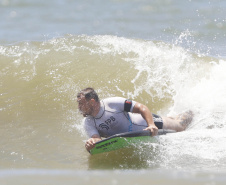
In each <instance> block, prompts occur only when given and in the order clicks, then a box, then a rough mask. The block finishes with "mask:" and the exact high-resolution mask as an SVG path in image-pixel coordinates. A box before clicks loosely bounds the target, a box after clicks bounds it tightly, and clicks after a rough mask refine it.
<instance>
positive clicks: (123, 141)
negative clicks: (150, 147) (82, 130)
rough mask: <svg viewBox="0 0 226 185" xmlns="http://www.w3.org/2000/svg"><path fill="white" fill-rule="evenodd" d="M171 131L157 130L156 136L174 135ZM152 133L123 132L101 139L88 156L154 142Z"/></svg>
mask: <svg viewBox="0 0 226 185" xmlns="http://www.w3.org/2000/svg"><path fill="white" fill-rule="evenodd" d="M174 132H175V131H172V130H164V129H159V130H158V135H165V134H168V133H174ZM151 135H152V133H151V132H150V131H144V130H142V131H136V132H125V133H121V134H116V135H113V136H111V137H108V138H106V139H103V140H101V141H99V142H97V143H95V147H94V148H93V149H91V150H90V151H89V152H90V154H92V155H94V154H99V153H103V152H110V151H113V150H118V149H120V148H125V147H128V146H131V145H134V144H135V145H136V144H139V143H141V142H155V141H156V138H155V137H150V136H151Z"/></svg>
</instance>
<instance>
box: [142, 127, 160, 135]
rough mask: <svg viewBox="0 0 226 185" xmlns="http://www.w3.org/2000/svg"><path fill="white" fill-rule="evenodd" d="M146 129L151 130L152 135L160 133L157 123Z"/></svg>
mask: <svg viewBox="0 0 226 185" xmlns="http://www.w3.org/2000/svg"><path fill="white" fill-rule="evenodd" d="M144 130H149V131H150V132H151V133H152V135H151V136H156V135H158V128H157V127H156V126H155V125H150V126H148V127H147V128H145V129H144Z"/></svg>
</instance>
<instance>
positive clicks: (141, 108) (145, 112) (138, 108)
mask: <svg viewBox="0 0 226 185" xmlns="http://www.w3.org/2000/svg"><path fill="white" fill-rule="evenodd" d="M133 113H138V114H141V115H142V117H143V118H144V119H145V121H146V122H147V125H148V127H147V128H146V129H144V130H149V131H150V132H152V133H153V135H152V136H155V135H157V134H158V128H157V127H156V126H155V123H154V121H153V116H152V113H151V111H150V110H149V109H148V107H147V106H146V105H143V104H141V103H136V104H135V105H134V107H133Z"/></svg>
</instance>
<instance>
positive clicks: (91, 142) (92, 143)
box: [85, 136, 101, 151]
mask: <svg viewBox="0 0 226 185" xmlns="http://www.w3.org/2000/svg"><path fill="white" fill-rule="evenodd" d="M100 140H101V138H100V137H98V136H95V137H92V138H89V139H88V140H87V141H86V144H85V147H86V150H87V151H90V150H91V149H92V148H94V147H95V143H96V142H98V141H100Z"/></svg>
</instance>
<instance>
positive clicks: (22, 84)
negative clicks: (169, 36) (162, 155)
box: [0, 35, 226, 165]
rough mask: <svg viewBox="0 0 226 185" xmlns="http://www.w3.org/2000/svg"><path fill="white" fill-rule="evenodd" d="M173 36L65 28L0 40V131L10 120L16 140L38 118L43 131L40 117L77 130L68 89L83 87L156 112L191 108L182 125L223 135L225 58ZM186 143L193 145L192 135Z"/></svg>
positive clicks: (30, 130) (51, 125)
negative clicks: (57, 34)
mask: <svg viewBox="0 0 226 185" xmlns="http://www.w3.org/2000/svg"><path fill="white" fill-rule="evenodd" d="M180 39H181V38H180ZM181 42H182V40H180V42H175V43H173V44H170V43H164V42H162V41H147V40H139V39H131V38H124V37H117V36H112V35H95V36H87V35H79V36H74V35H68V36H65V37H61V38H54V39H52V40H46V41H42V42H21V43H17V44H13V45H8V46H0V68H1V73H0V78H1V83H0V86H1V92H0V97H1V107H0V114H1V121H0V122H1V125H5V127H6V128H7V129H8V132H6V133H8V134H10V133H9V130H10V129H11V128H10V126H7V125H11V126H12V125H13V127H15V128H14V131H15V133H14V134H15V137H16V136H18V135H21V134H22V135H24V139H28V138H29V137H32V133H33V131H34V128H33V127H32V128H31V124H32V125H41V126H40V128H39V129H40V131H38V132H34V133H33V134H34V135H35V134H38V133H40V132H44V133H45V134H46V135H48V134H47V131H48V130H45V128H46V126H47V124H48V126H47V127H48V128H49V129H50V130H55V131H56V132H57V129H58V131H59V130H61V129H62V128H63V129H65V128H66V130H67V131H66V132H68V131H69V132H73V133H74V132H79V133H80V134H81V136H82V137H83V136H84V133H83V132H82V128H81V122H82V117H81V116H80V115H79V114H78V110H77V105H76V94H77V92H78V91H79V90H81V89H83V88H85V87H88V86H91V87H94V88H95V89H96V90H97V92H98V93H99V95H100V98H106V97H109V96H124V97H127V98H131V99H134V100H136V101H138V102H141V103H144V104H146V105H148V106H149V107H150V109H151V111H152V112H154V113H158V114H160V115H166V114H168V115H175V114H178V113H181V112H183V111H186V110H188V109H191V110H192V111H193V112H194V113H195V117H194V121H193V123H192V125H191V126H190V128H189V130H188V131H190V132H194V133H196V132H197V130H205V131H206V135H205V136H203V138H204V141H203V142H204V143H205V138H209V134H208V133H209V129H212V130H211V132H212V133H213V134H214V132H215V131H216V132H218V133H220V137H224V136H223V135H222V132H219V130H220V129H223V130H224V129H225V125H226V122H225V120H226V119H225V118H226V113H225V112H226V102H225V101H226V94H225V93H224V92H226V86H225V84H226V73H225V68H226V62H225V60H224V59H222V58H214V57H211V56H208V54H200V53H199V52H198V51H197V52H195V51H194V48H193V50H192V49H191V50H189V49H185V48H183V47H182V46H180V43H181ZM62 125H63V126H62ZM55 127H56V128H55ZM74 127H76V128H77V129H76V131H74V129H75V128H74ZM17 128H20V130H17ZM21 128H22V129H21ZM17 132H18V133H17ZM28 133H29V134H28ZM191 135H192V134H191ZM45 137H47V136H45ZM184 137H185V138H186V135H185V136H184ZM6 138H8V136H7V137H6ZM194 138H196V139H197V138H198V136H197V137H194ZM176 141H178V139H176ZM215 141H216V140H215ZM43 142H44V141H43ZM170 142H173V141H170ZM191 142H192V143H193V144H194V146H195V147H194V150H196V149H197V145H195V142H196V141H195V140H192V141H191ZM200 143H202V142H201V141H200V142H199V144H200ZM182 145H183V143H182V142H180V145H179V146H178V145H176V144H175V146H178V147H179V148H180V146H182ZM202 149H203V151H206V150H205V148H204V147H203V148H202ZM164 151H165V150H164ZM213 151H218V147H217V148H214V147H213ZM221 152H222V151H221ZM223 153H224V152H223ZM167 156H171V154H169V153H168V154H167V153H166V157H167ZM215 157H217V156H215ZM218 157H219V156H218ZM222 157H223V156H222ZM171 159H172V158H171ZM178 165H179V164H178Z"/></svg>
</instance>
